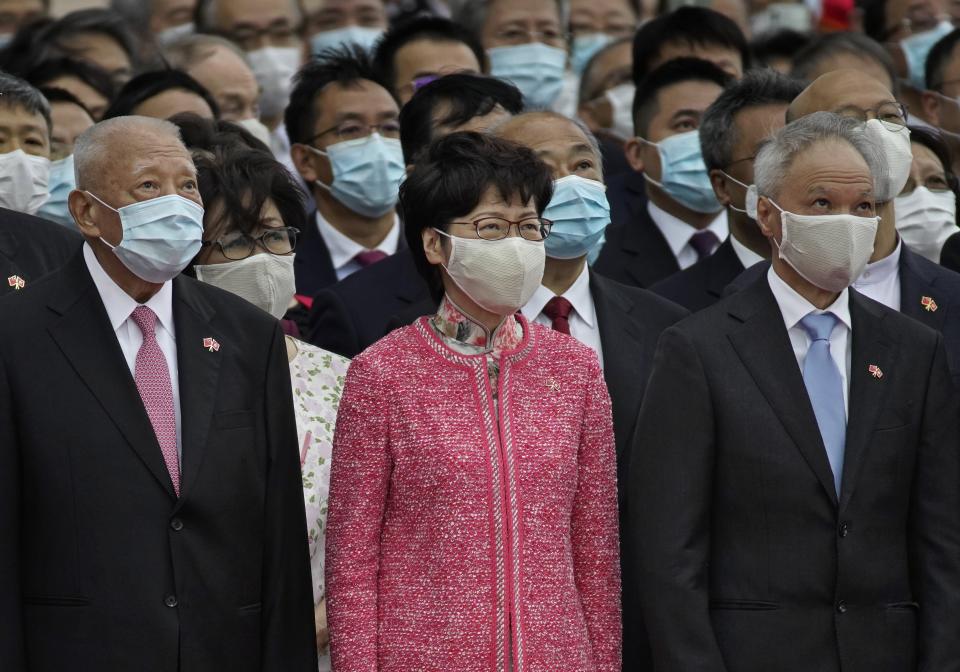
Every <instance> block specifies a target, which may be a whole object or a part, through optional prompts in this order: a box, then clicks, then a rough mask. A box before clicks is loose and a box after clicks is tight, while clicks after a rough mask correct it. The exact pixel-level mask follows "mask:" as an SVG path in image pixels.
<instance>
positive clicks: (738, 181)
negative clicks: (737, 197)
mask: <svg viewBox="0 0 960 672" xmlns="http://www.w3.org/2000/svg"><path fill="white" fill-rule="evenodd" d="M720 172H721V173H723V176H724V177H725V178H727V179H728V180H730V181H732V182H736V183H737V184H739V185H740V186H741V187H743V188H744V189H745V190H747V191H748V192H749V191H750V185H749V184H744V183H743V182H741V181H740V180H738V179H737V178H735V177H734V176H733V175H731V174H730V173H728V172H727V171H725V170H721V171H720ZM744 201H746V197H745V198H744ZM744 205H746V202H744ZM727 207H728V208H730V209H731V210H733V211H735V212H739V213H741V214H744V215H746V216H747V217H750V212H749V211H748V210H747V209H746V208H744V209H742V210H741V209H740V208H738V207H737V206H735V205H734V204H733V203H728V204H727ZM750 219H752V220H754V221H756V219H757V218H756V217H750Z"/></svg>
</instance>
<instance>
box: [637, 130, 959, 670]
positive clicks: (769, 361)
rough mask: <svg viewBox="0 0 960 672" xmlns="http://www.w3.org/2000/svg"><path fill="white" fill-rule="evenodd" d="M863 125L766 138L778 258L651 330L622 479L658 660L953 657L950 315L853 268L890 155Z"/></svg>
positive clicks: (837, 662)
mask: <svg viewBox="0 0 960 672" xmlns="http://www.w3.org/2000/svg"><path fill="white" fill-rule="evenodd" d="M862 128H863V127H862V125H859V124H857V123H856V122H854V121H851V120H845V119H842V118H841V117H839V116H837V115H834V114H831V113H819V114H815V115H811V116H808V117H804V118H803V119H801V120H799V121H797V122H794V123H793V124H789V125H788V126H786V127H785V128H784V129H782V130H781V131H780V132H779V133H778V134H777V135H776V136H774V138H773V140H772V141H771V142H770V144H768V145H765V146H764V148H763V149H761V151H760V153H759V155H758V156H757V159H756V164H755V173H756V184H757V187H758V190H759V194H760V196H761V198H760V200H759V204H758V211H757V212H758V214H757V219H758V223H759V224H760V226H761V228H762V230H763V232H764V235H766V236H767V237H768V238H770V240H771V244H772V246H773V247H772V249H780V250H781V253H782V257H783V258H781V256H778V255H776V254H774V255H773V266H772V269H770V270H769V271H768V272H767V273H766V274H765V275H764V276H762V277H761V278H759V279H758V280H757V281H756V282H754V283H753V284H751V285H750V286H749V287H747V288H746V289H744V290H743V291H741V292H738V293H737V294H734V295H733V296H730V297H728V298H726V299H724V300H723V301H721V302H719V303H717V304H715V305H713V306H711V307H710V308H707V309H705V310H703V311H700V312H699V313H696V314H695V315H693V316H692V317H691V318H689V319H687V320H685V321H684V322H682V323H680V324H679V325H677V326H675V327H672V328H670V329H667V330H666V331H665V332H664V334H663V336H662V338H661V339H660V345H659V348H658V351H657V355H656V359H655V362H654V369H653V375H652V377H651V380H650V383H649V385H648V387H647V395H646V398H645V399H644V402H643V409H642V411H641V414H640V418H639V420H638V425H637V433H636V438H635V441H634V443H633V459H632V463H631V466H630V493H629V494H630V523H631V532H632V534H633V539H632V541H633V544H634V546H635V547H636V549H637V557H638V559H639V561H638V563H637V565H636V566H635V567H634V568H633V571H634V572H635V573H636V574H637V575H638V576H639V577H640V581H641V586H642V590H643V592H642V595H643V606H644V612H645V614H646V615H647V623H648V626H649V630H650V641H651V643H652V646H653V649H654V660H655V663H656V666H655V669H657V670H658V671H663V672H673V671H681V670H692V669H696V670H702V671H705V672H706V671H717V672H722V671H725V670H738V671H739V672H770V671H771V670H776V671H777V672H810V670H817V672H839V671H840V670H843V671H844V672H901V671H903V670H918V669H920V670H957V669H960V637H957V632H958V631H960V489H958V488H957V483H958V479H960V395H957V394H956V392H955V391H954V389H953V388H952V386H951V384H950V380H949V376H948V374H947V370H946V364H945V354H944V349H943V337H942V336H941V335H940V334H938V333H937V332H935V331H933V330H932V329H928V328H927V327H925V326H923V325H921V324H918V323H917V322H916V321H915V320H912V319H909V318H906V317H904V316H902V315H900V314H899V313H897V312H896V311H893V310H890V309H889V308H887V307H885V306H883V305H881V304H879V303H877V302H874V301H872V300H870V299H868V298H866V297H864V296H863V295H861V294H859V293H858V292H857V291H856V290H853V289H848V288H847V285H848V284H849V282H850V280H851V279H852V278H853V277H855V276H856V271H857V269H858V268H859V267H862V266H863V265H864V264H866V263H867V260H868V258H869V255H870V244H871V238H872V231H871V228H872V227H873V226H875V225H876V224H875V221H876V220H875V219H873V220H871V219H868V218H872V217H873V216H874V215H875V214H876V210H875V207H874V197H873V184H874V179H873V175H874V174H876V171H877V167H878V166H880V165H882V164H883V159H882V158H880V156H879V154H878V152H877V151H876V149H875V147H874V145H872V144H871V143H870V142H869V140H868V138H867V136H866V135H865V133H864V132H863V130H862ZM781 212H782V213H783V214H781ZM791 213H795V214H796V215H806V216H812V217H813V219H808V220H806V221H805V220H797V219H796V216H795V215H794V214H791ZM838 215H839V217H837V216H838ZM850 216H853V217H855V219H854V218H851V217H850ZM871 221H872V222H873V223H871ZM813 222H819V224H818V225H817V226H816V227H815V228H812V227H813ZM831 229H833V230H836V231H837V234H838V235H837V236H836V238H835V242H834V243H833V244H831V245H826V246H820V247H812V246H816V245H817V244H818V240H819V237H820V236H822V235H823V233H824V231H829V230H831ZM812 249H817V251H818V253H817V254H814V255H807V256H804V255H803V254H801V253H798V251H799V250H806V251H808V252H809V251H810V250H812ZM805 278H811V279H815V280H816V282H814V281H812V280H807V279H805Z"/></svg>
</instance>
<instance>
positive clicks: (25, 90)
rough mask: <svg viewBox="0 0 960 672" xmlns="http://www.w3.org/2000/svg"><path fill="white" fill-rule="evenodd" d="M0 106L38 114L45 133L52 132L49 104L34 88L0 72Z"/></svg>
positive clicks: (22, 80)
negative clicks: (42, 122)
mask: <svg viewBox="0 0 960 672" xmlns="http://www.w3.org/2000/svg"><path fill="white" fill-rule="evenodd" d="M0 105H2V106H3V107H7V108H20V109H22V110H25V111H26V112H27V113H29V114H39V115H40V116H41V117H43V120H44V121H45V122H46V123H47V133H48V134H49V133H50V132H52V131H53V120H52V119H51V117H50V103H48V102H47V99H46V98H44V97H43V94H41V93H40V91H38V90H37V88H36V87H35V86H33V85H32V84H30V83H29V82H27V81H26V80H24V79H21V78H19V77H17V76H15V75H11V74H9V73H6V72H0Z"/></svg>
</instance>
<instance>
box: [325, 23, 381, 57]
mask: <svg viewBox="0 0 960 672" xmlns="http://www.w3.org/2000/svg"><path fill="white" fill-rule="evenodd" d="M381 37H383V28H364V27H363V26H345V27H343V28H337V29H336V30H325V31H323V32H320V33H317V34H316V35H313V36H312V37H311V38H310V53H311V54H313V55H314V56H316V55H317V54H319V53H320V52H321V51H323V50H324V49H331V48H338V47H342V46H344V45H345V44H351V43H353V44H358V45H360V46H361V47H363V48H364V49H365V50H366V51H367V52H368V53H372V52H373V48H374V47H375V46H376V44H377V41H378V40H379V39H380V38H381Z"/></svg>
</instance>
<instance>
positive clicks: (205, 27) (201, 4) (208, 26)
mask: <svg viewBox="0 0 960 672" xmlns="http://www.w3.org/2000/svg"><path fill="white" fill-rule="evenodd" d="M289 2H290V5H291V6H292V7H293V9H294V12H296V15H297V18H298V20H302V18H303V10H302V9H301V8H300V3H299V2H298V0H289ZM194 16H196V17H197V26H196V28H197V32H198V33H214V34H217V33H220V32H222V30H221V28H220V27H219V26H218V25H217V0H198V1H197V9H196V12H195V14H194Z"/></svg>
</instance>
